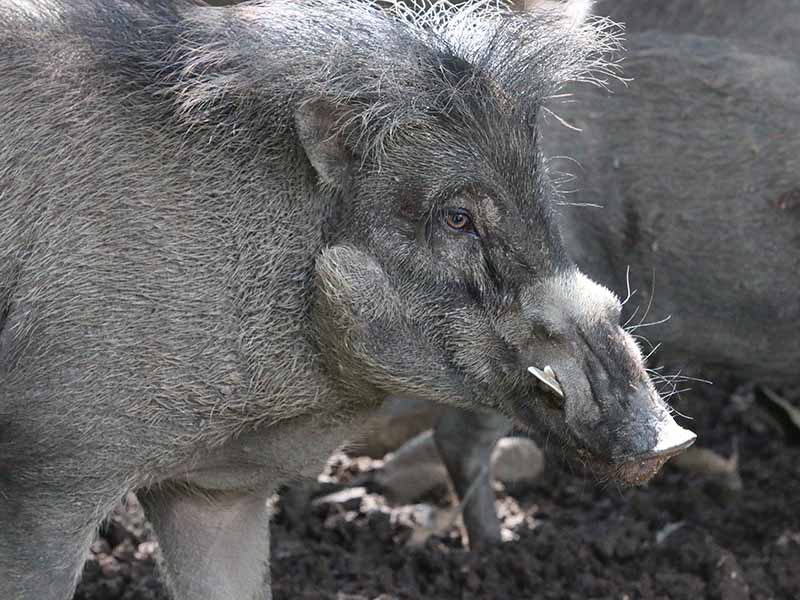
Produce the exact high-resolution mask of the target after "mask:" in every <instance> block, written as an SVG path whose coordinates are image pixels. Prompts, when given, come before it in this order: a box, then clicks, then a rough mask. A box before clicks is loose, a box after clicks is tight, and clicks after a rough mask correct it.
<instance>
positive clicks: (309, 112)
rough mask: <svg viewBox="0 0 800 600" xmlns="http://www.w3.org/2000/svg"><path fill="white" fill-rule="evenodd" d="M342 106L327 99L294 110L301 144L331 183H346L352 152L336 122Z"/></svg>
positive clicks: (309, 157) (314, 165) (321, 173)
mask: <svg viewBox="0 0 800 600" xmlns="http://www.w3.org/2000/svg"><path fill="white" fill-rule="evenodd" d="M340 117H341V108H339V107H337V106H336V105H334V104H333V103H332V102H330V101H328V100H324V99H317V100H312V101H310V102H305V103H303V104H302V105H300V107H299V108H298V109H297V110H296V111H295V115H294V120H295V125H296V126H297V135H298V138H299V139H300V144H301V145H302V146H303V149H304V150H305V152H306V156H308V160H309V161H310V162H311V166H313V167H314V169H315V170H316V172H317V174H318V175H319V178H320V179H321V180H322V181H323V182H324V183H325V184H326V185H329V186H332V187H334V188H337V189H341V188H343V187H344V186H345V183H346V181H347V177H348V173H349V171H350V165H351V164H352V163H353V154H352V153H351V152H350V150H349V149H348V148H347V145H346V144H345V141H344V139H343V136H342V133H341V131H339V129H338V127H337V124H338V122H339V118H340Z"/></svg>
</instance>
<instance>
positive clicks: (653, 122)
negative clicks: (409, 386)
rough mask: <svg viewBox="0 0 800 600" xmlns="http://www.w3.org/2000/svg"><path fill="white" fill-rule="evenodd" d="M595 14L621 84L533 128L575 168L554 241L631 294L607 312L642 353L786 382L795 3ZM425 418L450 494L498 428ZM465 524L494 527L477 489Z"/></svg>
mask: <svg viewBox="0 0 800 600" xmlns="http://www.w3.org/2000/svg"><path fill="white" fill-rule="evenodd" d="M597 10H598V11H599V12H600V14H606V11H607V12H608V13H609V14H611V15H612V16H613V17H614V18H615V19H619V20H621V21H623V22H625V23H626V24H627V30H628V32H629V33H628V35H627V40H626V43H625V45H626V48H627V49H628V51H627V53H626V57H625V61H624V65H625V73H624V74H625V76H626V77H629V78H630V79H631V81H630V82H629V83H628V84H627V85H626V86H624V87H622V86H614V87H615V89H614V92H615V93H613V94H611V95H609V94H607V93H606V92H605V91H599V90H594V89H592V88H581V89H580V90H575V94H574V98H573V102H571V103H569V104H565V105H563V106H560V107H558V108H556V112H557V113H558V115H559V117H561V118H562V119H564V121H566V122H567V123H569V124H571V125H572V126H573V127H575V128H577V129H579V130H580V131H579V132H577V131H574V130H569V129H567V128H565V127H563V126H562V124H561V123H560V122H555V121H552V122H551V123H550V124H549V125H548V127H546V129H545V132H544V134H543V138H544V146H545V148H546V149H547V153H548V154H549V155H551V156H567V157H570V158H571V161H569V162H566V161H552V164H553V165H554V167H553V168H554V169H562V170H563V171H565V172H572V173H574V174H575V178H574V179H573V180H569V181H568V182H565V184H564V187H565V188H566V187H568V188H570V189H571V190H572V192H573V193H570V194H568V195H567V196H566V197H565V202H568V203H571V204H574V205H570V204H565V205H564V206H563V207H562V209H561V226H562V230H563V232H564V235H565V239H566V240H567V244H566V245H567V248H569V250H570V251H571V252H572V253H573V256H574V258H575V260H576V262H577V263H578V265H579V266H580V267H581V268H582V269H584V270H585V272H586V273H588V274H589V275H590V276H591V277H593V278H594V279H596V280H597V281H599V282H601V283H603V284H604V285H607V286H609V287H610V288H611V289H612V290H615V291H616V292H617V293H618V294H620V295H622V296H623V297H626V296H627V295H628V292H629V291H635V293H634V294H633V296H632V297H631V298H630V300H629V301H628V302H627V303H626V306H625V309H624V315H623V320H624V321H629V322H630V326H631V328H632V333H634V334H635V335H637V336H645V337H646V338H647V340H649V342H647V341H645V339H644V337H643V338H641V339H642V343H643V344H651V345H650V346H649V348H652V347H653V346H652V345H654V344H662V345H661V346H660V347H659V349H658V351H657V352H655V354H654V355H653V360H652V363H654V364H659V363H662V362H664V361H666V362H667V363H668V364H670V365H671V366H673V367H674V368H678V367H682V368H683V369H684V370H687V369H688V371H690V372H693V373H695V374H697V373H702V374H703V376H705V377H711V378H712V379H713V378H714V375H715V374H723V373H724V374H733V375H735V376H738V377H740V378H743V379H751V380H752V379H754V380H757V381H760V382H762V383H766V384H770V385H793V384H796V383H797V382H798V381H800V45H798V44H800V4H798V3H797V2H796V1H794V0H787V1H786V2H774V3H769V4H764V3H762V2H755V1H738V2H730V1H729V0H719V1H716V0H703V1H696V0H691V1H688V0H687V1H685V2H684V1H682V0H673V1H670V2H666V1H660V0H658V1H657V0H651V1H643V0H630V1H624V0H623V1H617V0H615V1H613V2H601V3H599V5H598V8H597ZM573 161H574V162H573ZM576 165H577V166H576ZM581 205H589V206H581ZM628 269H630V273H629V277H628V276H626V273H627V272H628ZM664 319H669V320H668V321H665V322H663V323H658V322H659V321H662V320H664ZM649 322H655V323H656V324H655V325H653V326H648V327H647V328H642V327H640V326H639V324H640V323H649ZM656 360H658V363H655V361H656ZM656 378H657V379H658V378H659V376H656ZM676 383H677V384H678V385H679V387H686V385H685V383H680V379H678V380H677V381H673V382H670V381H667V380H665V381H660V382H659V384H660V385H662V386H664V391H665V392H669V391H670V390H671V389H674V385H675V384H676ZM694 385H699V384H694ZM690 387H693V386H690ZM440 419H442V420H445V419H447V420H449V423H448V425H447V426H446V427H442V426H440V425H437V427H436V430H437V431H436V434H437V437H439V438H441V437H447V432H448V431H458V434H457V435H453V436H451V437H452V439H451V440H450V442H449V443H444V444H441V443H440V445H439V448H440V450H441V452H442V457H443V460H444V462H445V464H446V465H447V466H448V468H449V471H450V474H451V477H452V478H453V480H454V484H455V485H456V487H457V488H458V489H462V488H463V487H464V486H465V485H468V484H469V482H465V481H462V479H463V476H462V473H463V472H465V471H469V470H471V471H472V472H480V470H481V469H482V468H483V465H481V464H478V465H476V464H475V462H474V459H472V458H471V457H473V456H488V455H489V452H490V450H491V445H492V444H493V443H494V442H493V439H495V438H496V437H497V436H498V435H501V434H502V433H505V431H507V429H508V427H509V425H508V423H505V424H504V423H503V422H502V420H501V421H498V422H497V424H496V427H497V432H496V434H495V435H494V436H492V435H491V433H490V432H488V431H487V424H486V423H482V424H481V425H480V426H475V425H474V423H473V422H472V421H471V420H470V419H466V418H463V415H462V414H461V413H460V412H459V411H455V410H453V411H449V413H448V414H446V415H444V416H442V417H440ZM472 429H474V432H471V430H472ZM440 430H441V431H440ZM484 464H485V463H484ZM453 465H455V466H453ZM481 498H483V499H484V500H483V501H481ZM486 498H488V500H487V499H486ZM465 522H466V523H467V526H468V531H469V536H470V540H471V541H472V540H475V541H476V542H477V543H481V542H482V541H484V540H488V541H492V540H494V539H497V537H498V535H499V528H498V524H497V518H496V515H495V508H494V502H493V499H492V498H491V497H490V496H488V495H483V496H481V495H477V496H476V497H475V500H474V501H471V502H470V503H468V505H467V506H466V507H465Z"/></svg>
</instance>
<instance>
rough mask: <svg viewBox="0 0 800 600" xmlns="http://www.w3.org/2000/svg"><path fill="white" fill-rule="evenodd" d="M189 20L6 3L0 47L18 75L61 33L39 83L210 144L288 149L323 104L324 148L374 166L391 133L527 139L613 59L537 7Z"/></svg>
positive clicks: (293, 1) (600, 78) (231, 10)
mask: <svg viewBox="0 0 800 600" xmlns="http://www.w3.org/2000/svg"><path fill="white" fill-rule="evenodd" d="M201 4H202V3H200V2H197V1H195V0H114V1H113V2H110V1H106V0H102V1H101V0H70V1H67V0H13V1H12V2H11V3H10V5H5V6H1V7H0V25H1V26H2V27H0V29H2V31H0V38H2V39H0V41H2V42H3V45H2V47H3V48H4V51H9V52H19V51H24V49H25V48H23V47H24V46H26V45H27V46H28V50H29V51H30V43H31V41H33V42H35V43H36V44H40V47H39V49H38V51H34V52H30V53H31V56H32V59H34V60H38V61H41V60H42V59H41V57H42V56H45V59H44V60H45V61H47V60H49V58H50V57H51V56H59V54H60V53H61V52H60V51H61V49H62V48H61V47H60V45H62V42H61V40H63V39H64V34H65V33H66V34H68V35H69V36H70V37H71V38H72V40H74V39H75V38H77V39H78V40H79V41H80V44H78V45H76V44H75V42H74V41H68V42H66V43H63V53H62V54H67V53H68V55H67V59H68V60H69V61H72V63H73V64H72V66H71V69H63V67H62V66H51V65H47V64H45V67H46V68H52V69H54V70H58V73H57V76H59V77H62V78H63V77H66V76H71V77H72V78H73V79H74V81H75V85H87V83H86V82H87V81H89V82H92V85H94V86H98V84H99V83H102V84H103V85H104V86H107V88H108V89H106V90H104V89H99V88H93V89H92V93H93V94H99V93H108V94H110V95H112V96H113V97H115V98H119V97H120V96H121V94H120V93H119V89H120V88H122V89H124V91H125V92H126V94H124V95H122V96H124V97H125V98H128V100H127V101H128V102H129V104H130V105H131V106H132V107H135V105H136V104H137V103H141V102H142V101H145V102H156V103H157V104H158V106H160V107H162V108H163V109H164V113H161V114H164V115H166V116H168V115H176V116H177V117H178V119H179V120H180V121H181V122H182V123H183V124H184V125H185V126H186V127H187V130H189V129H191V130H192V131H198V130H200V131H204V130H206V129H213V136H214V139H215V140H216V141H217V142H219V143H224V142H226V141H227V143H228V144H246V145H248V146H250V145H252V144H254V143H258V144H259V147H260V148H262V149H265V150H268V149H269V148H270V147H271V146H275V147H276V148H278V149H280V151H281V152H282V151H285V150H286V146H287V145H288V144H291V145H293V146H296V141H295V137H294V121H293V117H294V113H295V110H296V109H297V107H298V106H300V105H301V104H302V103H304V102H310V101H313V100H315V99H319V98H325V99H327V100H328V101H329V102H330V103H331V105H332V106H336V107H338V108H339V109H340V110H339V111H338V114H337V116H338V120H337V125H338V127H339V128H340V129H341V131H340V132H338V133H343V134H345V135H344V137H345V138H346V139H348V140H350V142H351V143H352V144H353V145H354V147H355V148H356V149H357V150H359V151H361V152H363V155H364V156H369V155H371V154H377V155H378V157H380V155H381V153H382V150H383V149H384V147H385V145H386V144H387V142H389V141H390V140H391V139H392V137H393V136H395V135H397V134H400V133H401V132H403V131H404V129H405V128H406V126H408V125H413V126H414V127H416V128H417V129H419V127H423V128H424V127H429V130H431V129H432V127H433V126H435V125H436V124H437V123H441V120H442V119H443V118H453V119H457V120H459V121H460V122H461V123H463V122H468V123H469V125H468V127H469V128H470V132H473V133H474V132H475V131H476V130H480V129H481V128H484V129H488V128H489V127H487V125H488V124H489V123H490V122H491V121H493V120H496V118H497V117H498V116H500V117H501V118H503V119H505V122H506V123H510V124H512V127H515V126H516V125H515V124H520V125H524V124H527V125H528V127H521V129H522V130H524V131H522V132H519V131H518V132H516V133H515V135H517V136H519V137H522V138H525V137H527V138H531V137H533V138H535V127H536V122H537V119H538V115H539V114H540V111H541V108H542V106H543V105H545V103H546V102H547V101H548V100H549V99H551V98H552V97H553V96H554V95H555V94H556V93H557V92H558V90H559V89H560V88H561V86H563V85H564V84H566V83H568V82H572V81H588V82H591V83H596V84H602V83H604V82H605V80H607V79H608V78H609V77H613V76H614V74H615V72H616V67H617V65H616V63H614V62H613V61H612V60H610V57H613V56H614V53H615V52H616V51H617V50H618V49H619V47H620V43H619V36H618V35H617V33H618V29H617V27H616V26H615V25H614V24H613V23H611V22H610V21H608V20H606V19H602V18H589V19H587V20H576V19H570V18H568V17H566V16H565V14H563V12H559V11H557V10H553V9H552V5H553V3H546V2H545V3H542V8H540V9H538V10H533V11H528V12H514V11H512V10H511V8H510V7H509V6H508V5H506V4H504V2H503V1H502V0H475V1H473V2H468V3H466V4H465V5H459V6H453V5H451V4H449V3H448V2H446V1H437V2H434V3H433V5H432V6H431V5H430V3H427V4H426V3H424V2H422V1H421V0H406V1H405V2H402V1H395V0H374V1H373V2H368V1H367V0H302V1H298V0H268V1H261V2H248V3H246V4H243V5H239V6H233V7H228V8H224V9H221V8H212V7H207V6H202V5H201ZM18 28H22V29H23V33H22V34H21V35H15V34H14V29H18ZM48 34H49V35H48ZM20 40H22V41H20ZM41 44H47V45H48V46H50V47H49V49H48V50H46V51H43V50H42V47H41ZM76 47H80V48H83V50H84V51H83V52H80V51H76ZM58 64H59V63H58V61H55V60H54V61H52V65H58ZM62 70H71V73H68V74H67V75H65V74H64V73H63V72H62ZM87 70H94V71H96V72H99V73H100V76H95V77H93V78H88V77H84V75H85V73H86V71H87ZM508 117H511V118H510V119H509V118H508ZM470 132H467V133H468V134H469V133H470ZM495 133H497V131H496V130H495ZM498 137H500V136H498Z"/></svg>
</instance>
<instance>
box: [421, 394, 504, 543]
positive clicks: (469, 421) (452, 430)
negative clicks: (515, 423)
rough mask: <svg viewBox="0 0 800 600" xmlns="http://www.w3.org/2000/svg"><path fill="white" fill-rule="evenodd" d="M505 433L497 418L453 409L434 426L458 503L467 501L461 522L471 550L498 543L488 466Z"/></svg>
mask: <svg viewBox="0 0 800 600" xmlns="http://www.w3.org/2000/svg"><path fill="white" fill-rule="evenodd" d="M509 429H510V424H509V422H508V420H506V419H505V418H504V417H502V416H500V415H498V414H491V413H474V412H469V411H465V410H460V409H455V408H453V409H449V410H447V411H446V412H445V413H444V414H443V415H442V416H441V417H440V418H439V420H438V421H437V423H436V427H435V430H434V437H435V439H436V445H437V446H438V448H439V452H440V453H441V455H442V460H443V461H444V464H445V466H446V467H447V471H448V473H449V474H450V479H451V480H452V481H453V486H454V487H455V489H456V492H457V493H458V497H459V499H461V500H462V501H463V500H464V499H466V500H467V502H466V504H465V505H464V512H463V518H464V525H465V526H466V528H467V533H468V535H469V542H470V546H471V547H472V548H477V547H479V546H481V545H485V544H492V543H496V542H500V541H501V536H500V521H499V519H498V518H497V512H496V511H495V505H494V500H495V498H494V489H493V487H492V474H491V469H490V468H489V466H490V459H491V455H492V449H493V448H494V445H495V443H497V440H499V439H500V438H501V437H502V436H503V435H504V434H505V433H506V432H507V431H508V430H509ZM473 483H474V487H473ZM468 493H469V494H470V495H469V497H468V498H467V497H466V495H467V494H468Z"/></svg>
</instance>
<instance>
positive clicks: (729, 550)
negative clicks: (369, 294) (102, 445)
mask: <svg viewBox="0 0 800 600" xmlns="http://www.w3.org/2000/svg"><path fill="white" fill-rule="evenodd" d="M759 399H761V400H763V398H762V397H761V394H760V392H759V391H758V389H756V388H753V387H752V386H749V387H746V388H740V389H738V390H737V391H734V388H733V387H732V386H725V385H723V386H720V385H716V386H713V387H706V388H705V389H702V390H696V391H695V392H694V393H693V395H692V396H691V399H690V398H688V397H687V398H685V399H684V400H683V401H681V402H679V403H678V404H677V408H678V409H679V410H680V411H681V412H683V413H687V414H691V415H693V416H694V418H695V420H694V422H693V423H692V424H691V425H690V426H691V427H692V428H693V429H694V430H695V431H696V432H697V433H698V435H699V443H701V444H702V445H703V446H705V447H706V448H709V449H711V450H714V451H715V452H717V453H718V454H719V455H722V456H729V455H731V453H732V452H733V448H734V445H735V446H736V447H738V453H739V459H738V475H739V477H740V480H741V483H742V489H741V490H739V491H737V490H735V489H733V487H732V486H730V485H727V484H726V481H725V480H724V479H721V478H720V477H718V476H715V475H707V476H703V475H698V474H697V473H688V472H685V471H680V470H678V469H677V468H675V467H672V466H670V465H669V463H668V464H667V466H666V467H665V468H664V470H663V472H662V474H661V475H659V476H658V477H657V478H656V479H655V480H654V481H652V482H651V483H650V484H649V485H647V486H645V487H642V488H635V489H627V490H621V489H618V488H616V487H614V486H608V485H606V486H598V485H596V484H595V483H593V482H592V481H589V480H586V479H585V478H582V477H580V476H578V475H575V474H572V473H571V472H570V471H569V469H563V468H557V467H555V466H553V465H548V467H547V469H546V472H545V475H544V476H543V477H542V478H541V479H539V480H538V481H536V482H535V483H533V484H532V485H531V486H530V487H529V488H528V489H526V490H524V491H516V490H515V495H514V496H511V495H509V494H507V493H506V492H505V491H504V490H502V489H498V510H499V513H500V515H501V518H502V520H503V522H504V524H505V526H506V528H507V530H508V532H509V533H510V536H511V537H513V538H514V539H513V541H510V542H507V543H504V544H502V545H500V546H498V547H494V548H487V549H483V550H480V551H478V552H470V551H467V550H466V549H465V548H464V543H463V539H464V538H463V535H462V531H461V529H460V528H459V526H458V525H457V524H456V525H454V526H452V527H450V528H448V529H446V530H445V531H443V532H442V533H438V534H434V535H431V536H429V537H427V539H425V540H424V542H422V543H421V545H415V544H412V543H411V542H412V538H413V537H414V533H415V531H418V530H419V528H420V526H423V527H424V526H426V524H428V523H429V522H430V521H431V519H432V518H435V516H436V514H437V511H445V510H446V508H447V507H446V503H447V502H448V501H449V498H448V496H447V494H446V493H441V490H440V493H438V494H434V495H433V496H431V497H429V498H426V500H427V502H426V503H420V504H417V505H412V506H401V507H391V506H389V505H388V504H387V502H386V501H385V499H384V498H383V497H382V496H380V495H379V494H375V493H371V492H370V491H369V489H368V487H367V488H364V487H358V488H353V489H350V490H347V493H340V494H338V495H337V494H334V495H333V496H331V495H330V492H331V489H332V487H331V482H334V483H336V484H340V483H347V482H350V481H353V482H355V483H356V484H358V482H359V481H360V480H363V478H360V477H359V475H360V474H362V473H363V472H364V471H366V470H369V469H370V468H371V467H372V463H371V462H370V461H369V460H368V459H363V458H362V459H357V460H350V459H347V458H346V457H343V456H342V457H338V458H337V459H336V460H335V461H334V462H332V463H331V464H330V465H329V468H328V479H327V482H325V483H319V484H317V485H316V489H311V490H310V495H311V497H312V498H314V499H313V500H309V501H308V502H301V504H302V506H297V504H298V500H297V498H298V495H297V494H295V495H292V496H288V495H284V496H283V497H282V498H280V499H278V500H277V502H276V514H275V517H274V519H273V526H272V574H273V575H272V577H273V593H274V597H275V599H276V600H289V599H291V600H329V599H330V600H332V599H336V600H376V599H377V600H392V599H396V600H401V599H402V600H405V599H412V598H413V599H415V600H417V599H420V598H425V599H441V600H448V599H459V600H470V599H481V600H486V599H521V600H522V599H525V600H528V599H531V598H554V599H555V598H558V599H564V598H567V599H570V598H575V599H581V600H583V599H585V598H617V599H622V598H629V599H631V600H632V599H635V598H645V599H649V598H653V599H684V598H687V599H688V598H693V599H694V598H712V599H720V600H739V599H746V598H752V599H755V600H761V599H763V600H767V599H771V598H776V599H790V598H800V510H798V506H800V505H799V504H798V503H800V446H798V445H797V444H796V443H795V442H794V440H796V438H793V437H792V436H793V435H796V434H795V433H792V432H791V431H789V430H788V429H787V426H786V424H785V423H782V422H781V420H780V419H779V418H777V417H775V416H774V414H773V413H771V412H769V411H767V410H765V409H764V408H762V403H761V402H759ZM794 404H795V406H796V405H797V402H796V400H795V402H794ZM335 488H336V486H334V489H335ZM325 495H327V497H324V496H325ZM289 497H291V498H292V499H293V500H292V502H293V505H292V506H291V510H290V511H287V510H285V509H284V507H283V506H282V503H283V502H284V501H286V499H287V498H289ZM300 497H302V496H300ZM417 539H418V537H417ZM156 551H157V547H156V544H155V542H154V540H153V539H152V536H151V534H150V533H149V531H148V530H147V529H146V528H145V527H144V524H143V519H142V516H141V513H140V512H139V511H138V510H137V506H136V504H135V502H134V501H132V502H131V503H130V504H129V509H128V510H127V511H122V512H121V513H120V514H119V515H116V516H115V517H114V519H112V521H111V524H110V525H109V527H107V528H106V530H105V531H104V532H102V535H101V537H100V539H99V540H98V542H97V543H96V544H95V545H94V546H93V548H92V556H91V557H90V558H89V560H88V561H87V564H86V569H85V572H84V580H83V582H82V583H81V585H80V587H79V589H78V591H77V593H76V596H75V600H118V599H123V600H167V596H166V594H165V592H164V590H163V588H162V586H161V585H160V583H159V580H158V578H157V575H156V573H155V562H154V558H153V557H154V554H155V552H156Z"/></svg>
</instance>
